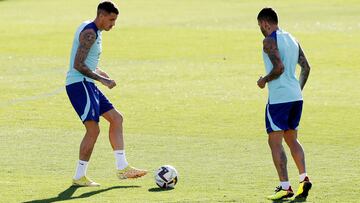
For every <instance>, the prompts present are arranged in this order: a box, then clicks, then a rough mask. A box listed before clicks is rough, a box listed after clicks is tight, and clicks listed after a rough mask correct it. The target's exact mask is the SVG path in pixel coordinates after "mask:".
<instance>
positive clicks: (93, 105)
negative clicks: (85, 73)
mask: <svg viewBox="0 0 360 203" xmlns="http://www.w3.org/2000/svg"><path fill="white" fill-rule="evenodd" d="M66 92H67V95H68V97H69V99H70V102H71V104H72V106H73V107H74V109H75V111H76V113H77V114H78V115H79V117H80V119H81V121H82V122H85V121H88V120H93V121H96V122H99V117H100V116H101V115H102V114H103V113H106V112H107V111H109V110H111V109H113V108H114V107H113V105H112V104H111V103H110V102H109V100H108V99H107V98H106V97H105V96H104V95H103V93H101V91H100V90H99V89H98V88H97V87H96V86H95V84H94V83H92V82H88V81H86V80H84V81H82V82H76V83H73V84H70V85H67V86H66Z"/></svg>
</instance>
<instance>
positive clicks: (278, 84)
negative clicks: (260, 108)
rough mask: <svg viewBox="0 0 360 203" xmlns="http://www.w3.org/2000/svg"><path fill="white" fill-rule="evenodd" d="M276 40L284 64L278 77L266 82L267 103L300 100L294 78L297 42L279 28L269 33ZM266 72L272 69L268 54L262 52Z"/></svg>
mask: <svg viewBox="0 0 360 203" xmlns="http://www.w3.org/2000/svg"><path fill="white" fill-rule="evenodd" d="M270 37H272V38H274V39H275V40H276V43H277V46H278V49H279V52H280V59H281V61H282V63H283V64H284V72H283V73H282V74H281V75H280V77H279V78H277V79H275V80H272V81H270V82H269V83H268V89H269V103H270V104H276V103H285V102H292V101H299V100H302V95H301V88H300V84H299V81H298V79H297V78H296V72H295V69H296V65H297V62H298V58H299V44H298V43H297V41H296V40H295V39H294V37H293V36H291V34H290V33H288V32H285V31H283V30H281V29H278V30H276V31H275V32H274V33H272V34H271V35H270ZM263 57H264V63H265V68H266V72H267V74H268V73H270V71H271V70H272V69H273V65H272V63H271V61H270V59H269V57H268V55H267V54H266V53H265V52H263Z"/></svg>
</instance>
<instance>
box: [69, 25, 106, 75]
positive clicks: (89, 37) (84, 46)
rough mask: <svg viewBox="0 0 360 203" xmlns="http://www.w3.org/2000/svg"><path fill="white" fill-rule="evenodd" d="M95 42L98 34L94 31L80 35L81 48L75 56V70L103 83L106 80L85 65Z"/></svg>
mask: <svg viewBox="0 0 360 203" xmlns="http://www.w3.org/2000/svg"><path fill="white" fill-rule="evenodd" d="M95 40H96V34H95V31H94V30H91V29H87V30H84V31H83V32H82V33H81V34H80V36H79V47H78V49H77V52H76V55H75V61H74V68H75V69H76V70H77V71H79V72H80V73H81V74H83V75H85V76H86V77H89V78H91V79H94V80H97V81H100V82H101V80H103V79H105V78H104V77H103V76H101V75H99V74H98V73H97V72H95V71H92V70H91V69H90V68H89V67H87V66H86V64H85V60H86V57H87V55H88V53H89V51H90V48H91V46H92V45H93V44H94V42H95Z"/></svg>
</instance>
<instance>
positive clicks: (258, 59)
mask: <svg viewBox="0 0 360 203" xmlns="http://www.w3.org/2000/svg"><path fill="white" fill-rule="evenodd" d="M98 2H99V1H95V0H94V1H85V0H72V1H69V0H64V1H46V0H2V1H0V31H1V32H0V92H1V97H0V98H1V99H0V202H6V203H7V202H29V201H34V202H55V201H65V200H66V202H269V201H267V200H266V199H265V197H266V196H267V195H269V194H271V193H272V192H273V189H274V187H275V186H277V184H278V179H277V175H276V171H275V168H274V166H273V164H272V160H271V155H270V149H269V147H268V146H267V135H266V134H265V130H264V108H265V104H266V100H267V90H266V89H264V90H260V89H259V88H258V87H257V85H256V81H257V79H258V77H259V76H260V75H263V74H264V66H263V62H262V56H261V48H262V39H263V37H262V35H261V32H260V31H259V28H258V25H257V21H256V16H257V14H258V12H259V10H260V9H261V8H263V7H265V6H273V7H274V8H275V9H276V10H277V11H278V14H279V17H280V27H282V28H283V29H285V30H287V31H289V32H291V33H292V34H293V35H294V36H295V37H296V38H297V39H298V40H299V41H300V43H301V45H302V47H303V49H304V51H305V54H306V55H307V57H308V60H309V62H310V64H311V66H312V70H311V74H310V77H309V81H308V83H307V85H306V87H305V91H304V100H305V103H304V111H303V117H302V121H301V126H300V131H299V133H300V134H301V137H300V140H301V142H302V144H303V146H304V148H305V151H306V159H307V169H308V173H309V175H310V177H311V179H312V181H313V184H314V186H313V189H312V190H311V192H310V196H309V197H308V200H307V201H308V202H326V203H327V202H359V201H360V189H359V188H360V175H359V174H360V155H359V154H360V125H359V121H360V113H359V112H360V92H359V90H358V89H357V88H358V87H359V86H360V80H359V75H360V65H359V64H360V54H359V45H360V38H359V36H360V15H359V10H360V4H359V2H358V1H357V0H345V1H340V0H327V1H325V0H319V1H310V0H306V1H304V0H296V1H286V0H278V1H266V0H261V1H237V0H227V1H220V0H217V1H216V0H207V1H205V0H181V1H175V0H152V1H147V0H131V1H130V0H128V1H116V2H118V5H119V7H120V10H121V15H120V17H119V19H118V22H117V27H116V28H115V29H113V30H112V31H111V32H106V33H104V34H103V54H102V57H101V62H100V66H101V67H102V68H103V69H104V70H106V71H107V72H108V73H109V74H110V75H111V76H112V78H113V79H115V80H116V81H117V83H118V86H117V87H116V88H114V89H112V90H108V89H107V88H105V87H104V86H101V85H99V86H100V89H101V90H103V92H104V93H105V94H106V95H107V97H108V98H109V99H110V100H111V101H112V103H113V104H114V105H115V106H116V107H117V108H118V109H119V110H120V111H121V112H122V113H123V114H124V117H125V123H124V127H125V140H126V151H127V159H128V161H129V162H130V163H131V164H132V165H134V166H136V167H140V168H146V169H148V170H150V171H151V173H150V174H149V175H147V176H146V177H144V178H142V179H139V180H133V181H131V180H126V181H118V180H117V178H116V176H115V164H114V157H113V153H112V150H111V147H110V144H109V142H108V138H107V124H106V122H105V121H104V120H102V121H101V122H100V124H101V129H102V132H101V135H100V137H99V139H98V142H97V144H96V147H95V150H94V153H93V156H92V159H91V162H90V165H89V170H88V175H89V176H90V177H91V178H92V179H94V180H95V181H97V182H99V183H101V184H102V186H101V187H100V188H77V189H74V188H69V186H70V183H71V178H72V176H73V174H74V170H75V164H76V161H77V160H78V148H79V144H80V141H81V139H82V137H83V133H84V129H83V126H82V124H81V122H80V120H79V119H78V117H77V115H76V114H75V111H74V110H73V109H72V107H71V105H70V102H69V100H68V98H67V95H66V93H65V90H64V80H65V74H66V71H67V69H68V63H69V55H70V49H71V44H72V39H73V35H74V32H75V29H76V28H77V26H78V25H80V23H81V22H82V21H84V20H87V19H93V18H94V15H95V10H96V6H97V4H98ZM287 152H289V151H287ZM163 164H170V165H173V166H175V167H176V168H177V169H178V171H179V174H180V175H179V183H178V185H177V187H176V188H175V189H174V190H170V191H161V190H158V189H156V188H157V186H156V185H155V183H154V180H153V176H152V172H153V171H154V170H155V169H156V168H157V167H159V166H160V165H163ZM288 167H289V177H290V181H291V182H292V185H293V187H295V188H297V181H298V173H297V170H296V167H295V164H294V163H293V161H292V158H291V157H290V154H289V153H288Z"/></svg>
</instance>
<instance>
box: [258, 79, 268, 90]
mask: <svg viewBox="0 0 360 203" xmlns="http://www.w3.org/2000/svg"><path fill="white" fill-rule="evenodd" d="M265 84H266V80H265V78H263V76H260V78H259V80H258V81H257V85H258V86H259V87H260V88H261V89H263V88H264V87H265Z"/></svg>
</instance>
